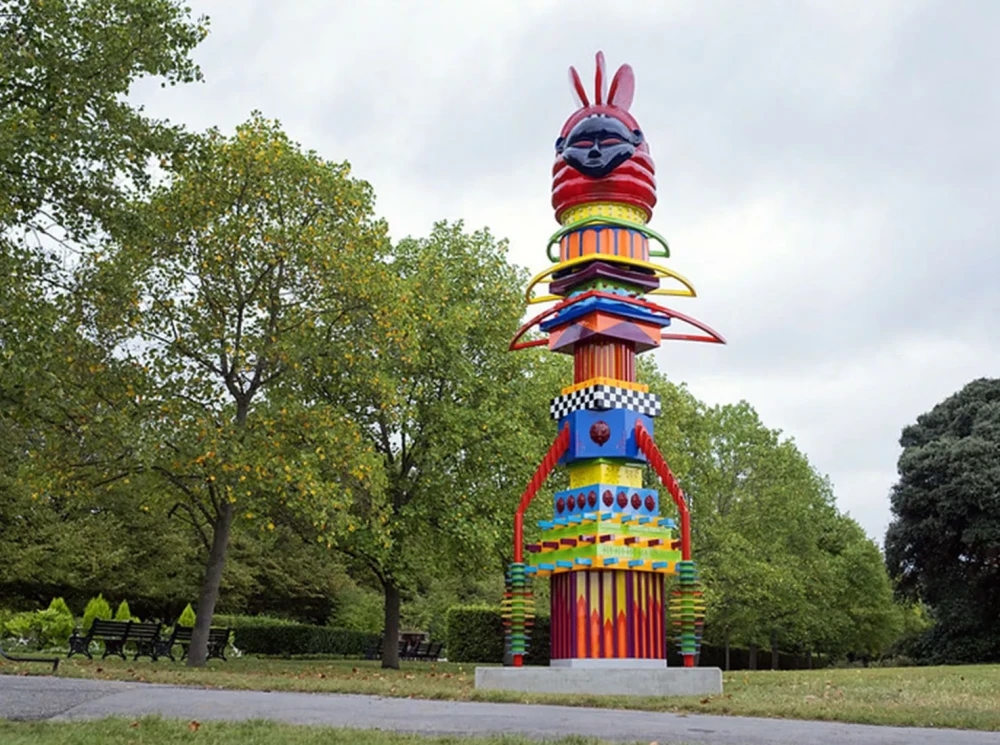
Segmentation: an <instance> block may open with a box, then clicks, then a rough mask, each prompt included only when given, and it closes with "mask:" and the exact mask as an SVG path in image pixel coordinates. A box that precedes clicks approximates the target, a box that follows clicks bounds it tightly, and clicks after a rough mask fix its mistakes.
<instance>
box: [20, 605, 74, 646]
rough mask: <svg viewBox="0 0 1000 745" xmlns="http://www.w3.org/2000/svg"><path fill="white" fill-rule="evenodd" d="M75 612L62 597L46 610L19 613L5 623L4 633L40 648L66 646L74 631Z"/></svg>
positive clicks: (27, 644)
mask: <svg viewBox="0 0 1000 745" xmlns="http://www.w3.org/2000/svg"><path fill="white" fill-rule="evenodd" d="M73 624H74V620H73V613H72V612H71V611H70V609H69V606H67V605H66V601H65V600H63V599H62V598H56V599H55V600H53V601H52V602H51V603H50V604H49V607H48V608H46V609H45V610H40V611H33V612H29V613H17V614H15V615H13V616H11V617H9V618H8V619H7V620H6V622H5V623H4V628H3V629H2V635H3V636H5V637H9V638H13V639H16V640H18V641H19V642H21V643H23V644H25V645H26V646H31V647H35V648H38V649H49V648H52V647H65V646H66V644H67V642H68V640H69V637H70V634H72V633H73Z"/></svg>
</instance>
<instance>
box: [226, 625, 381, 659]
mask: <svg viewBox="0 0 1000 745" xmlns="http://www.w3.org/2000/svg"><path fill="white" fill-rule="evenodd" d="M212 625H213V626H229V627H231V628H232V629H234V633H233V645H234V646H235V647H236V648H237V649H238V650H240V652H243V653H244V654H262V655H281V656H286V657H287V656H292V655H321V654H323V655H326V654H329V655H341V656H343V657H364V656H365V654H366V653H367V652H368V651H369V650H370V649H374V648H380V647H381V643H382V641H381V640H382V638H381V636H380V635H379V634H370V633H366V632H364V631H348V630H346V629H335V628H331V627H329V626H310V625H308V624H304V623H295V622H292V621H283V620H280V619H276V618H268V617H265V616H261V617H259V618H254V617H252V616H251V617H247V616H235V617H232V616H231V617H225V616H217V617H216V619H215V621H214V622H213V624H212Z"/></svg>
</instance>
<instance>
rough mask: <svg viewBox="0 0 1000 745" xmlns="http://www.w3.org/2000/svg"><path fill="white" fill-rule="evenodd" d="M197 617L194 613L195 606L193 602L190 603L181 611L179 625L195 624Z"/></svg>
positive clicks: (178, 619)
mask: <svg viewBox="0 0 1000 745" xmlns="http://www.w3.org/2000/svg"><path fill="white" fill-rule="evenodd" d="M196 620H197V617H196V616H195V614H194V608H192V607H191V603H188V604H187V605H186V606H185V607H184V610H182V611H181V614H180V616H178V618H177V625H178V626H194V624H195V621H196Z"/></svg>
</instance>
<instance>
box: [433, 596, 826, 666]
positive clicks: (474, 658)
mask: <svg viewBox="0 0 1000 745" xmlns="http://www.w3.org/2000/svg"><path fill="white" fill-rule="evenodd" d="M535 624H536V625H535V627H534V629H533V630H532V634H531V647H530V648H529V650H528V655H527V657H525V660H524V661H525V663H526V664H528V665H548V664H549V618H548V616H541V617H538V618H536V619H535ZM667 650H668V651H667V663H668V664H669V665H672V666H676V667H679V666H680V665H682V664H683V662H682V660H681V657H680V655H679V654H678V653H677V646H676V645H675V644H673V643H670V645H669V646H668V647H667ZM447 652H448V660H449V661H450V662H497V663H500V662H503V661H504V659H503V653H504V641H503V619H502V617H501V615H500V609H499V608H495V607H490V606H461V605H460V606H454V607H452V608H449V609H448V648H447ZM698 664H699V665H701V666H703V667H720V668H721V667H724V666H725V664H726V654H725V648H723V647H715V646H712V645H711V644H703V645H702V648H701V657H700V659H699V660H698ZM729 664H730V669H732V670H746V669H747V668H748V667H750V651H749V650H748V649H744V648H740V647H732V648H731V649H730V651H729ZM807 664H808V663H807V661H806V657H805V656H804V655H794V654H788V653H786V652H781V653H780V654H779V659H778V668H779V669H780V670H801V669H803V668H805V667H806V666H807ZM829 664H830V659H829V657H827V656H824V655H813V659H812V666H813V667H814V668H819V667H825V666H827V665H829ZM770 667H771V650H770V649H766V648H765V649H759V650H758V651H757V668H758V669H760V670H766V669H769V668H770Z"/></svg>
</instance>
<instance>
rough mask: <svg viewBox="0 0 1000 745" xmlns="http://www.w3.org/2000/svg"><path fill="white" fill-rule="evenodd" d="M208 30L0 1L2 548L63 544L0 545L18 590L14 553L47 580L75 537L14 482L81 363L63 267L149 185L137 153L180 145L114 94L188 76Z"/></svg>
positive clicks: (56, 2)
mask: <svg viewBox="0 0 1000 745" xmlns="http://www.w3.org/2000/svg"><path fill="white" fill-rule="evenodd" d="M206 33H207V19H205V18H200V19H197V20H192V19H191V18H190V11H189V10H188V9H186V8H184V7H182V5H181V4H180V3H179V2H176V1H175V0H88V1H87V2H83V1H81V0H47V1H46V2H42V1H41V0H7V1H6V2H3V3H0V60H2V63H0V275H2V276H3V277H4V281H3V282H0V441H2V442H0V452H2V454H3V456H4V462H3V463H2V464H0V472H2V475H0V511H3V512H5V513H6V514H5V515H4V519H3V521H2V524H0V546H5V547H10V546H11V545H13V544H15V543H23V542H25V541H28V540H30V537H29V536H32V535H34V536H38V535H40V534H39V533H37V532H35V529H36V528H40V527H43V526H44V527H45V529H46V530H48V529H51V533H50V534H47V535H50V536H51V537H52V538H53V539H56V538H58V539H62V540H63V543H62V544H56V543H53V544H52V545H50V546H49V548H48V549H46V548H44V546H43V545H42V544H41V543H40V542H37V541H36V543H35V545H33V546H31V548H32V549H33V551H32V552H29V553H28V554H24V553H18V552H14V551H12V552H11V553H12V554H13V555H14V556H15V557H16V559H17V560H18V562H19V563H20V565H21V566H22V567H24V568H26V569H28V570H29V571H28V573H27V574H22V575H18V574H16V573H14V572H13V571H10V570H11V565H10V564H7V563H6V562H5V563H4V569H5V570H7V571H5V574H6V575H7V577H6V580H5V581H12V582H15V583H18V582H20V584H21V586H22V587H25V586H27V585H26V583H25V582H21V581H20V579H24V578H26V577H28V576H29V575H30V574H32V572H33V571H37V570H31V569H30V566H29V563H28V562H29V559H27V558H26V556H35V557H36V558H37V557H38V556H39V552H40V551H41V552H43V553H46V554H47V558H46V559H45V561H44V562H43V564H39V566H42V565H45V566H47V567H48V568H50V569H52V570H53V571H52V572H51V573H49V574H47V575H46V578H47V579H49V578H51V576H52V574H58V572H57V571H55V567H56V564H57V563H64V562H62V560H61V558H60V557H61V556H62V553H61V552H59V551H57V550H56V548H57V546H59V545H61V546H62V547H66V542H70V541H72V540H74V539H79V540H81V541H82V540H85V536H86V531H81V532H74V533H72V534H69V533H68V532H67V531H61V532H60V531H58V530H57V525H58V524H57V522H53V521H54V520H58V518H57V517H56V516H57V515H58V514H59V513H60V512H61V511H62V507H61V505H52V504H51V503H49V502H48V501H47V500H48V495H44V496H43V497H42V499H41V501H33V500H32V499H31V498H30V496H29V495H30V490H29V489H25V488H24V486H23V483H22V481H23V480H22V478H21V475H22V472H23V470H24V468H25V463H26V461H27V460H28V454H29V452H30V451H31V449H32V447H34V446H35V445H37V444H38V437H39V432H40V429H42V427H43V426H51V427H52V428H55V429H58V428H60V427H62V426H63V424H64V422H58V421H57V419H58V418H59V417H61V416H62V414H63V411H62V409H63V407H64V403H65V400H66V395H67V392H66V390H65V388H64V381H65V380H66V379H67V378H68V377H69V376H68V375H67V370H66V368H67V367H71V366H72V365H73V362H74V361H75V362H76V364H77V365H79V360H80V359H81V355H80V354H77V353H76V350H77V348H78V347H79V346H80V344H81V343H82V342H83V340H82V338H81V337H80V334H79V333H78V327H79V323H78V319H77V317H76V316H75V315H73V310H74V308H73V305H72V303H68V302H66V296H67V294H68V293H69V287H68V270H69V269H71V268H72V266H73V265H74V263H75V261H74V260H73V257H75V256H76V255H77V254H78V253H79V252H80V251H83V250H86V248H87V247H89V246H92V245H93V243H94V241H95V240H97V239H98V237H99V236H100V235H101V233H102V231H104V230H107V229H110V228H111V227H112V226H114V225H115V224H117V221H118V219H119V218H120V217H122V216H123V215H124V214H125V212H124V208H125V207H126V205H127V203H128V201H129V199H130V198H133V197H134V196H135V195H137V194H139V193H142V192H143V191H144V190H145V189H146V187H148V185H149V175H148V165H149V160H150V159H162V161H163V162H165V163H166V162H168V161H169V160H170V159H171V157H172V155H173V154H174V153H176V152H178V150H179V149H181V148H182V147H183V145H184V137H183V133H182V131H181V130H180V129H179V128H176V127H172V126H170V125H169V124H167V123H166V122H162V121H154V120H152V119H150V118H148V117H146V116H145V115H144V114H143V113H142V112H141V110H136V109H135V108H133V107H131V106H130V105H129V103H128V102H127V100H126V94H127V93H128V91H129V89H130V88H131V86H132V85H133V84H134V83H135V82H136V81H137V80H139V79H141V78H144V77H159V78H160V79H161V80H162V81H163V83H164V84H166V83H170V84H171V85H173V84H176V83H178V82H188V81H193V80H197V79H200V77H201V74H200V71H199V70H198V68H197V66H196V65H195V64H194V63H193V62H192V60H191V58H190V53H191V51H192V50H193V48H194V47H195V46H196V45H197V44H198V42H199V41H200V40H201V39H202V38H204V36H205V34H206ZM68 360H69V362H67V361H68ZM74 393H77V392H76V391H75V392H74ZM33 496H34V497H35V500H37V499H38V497H39V495H38V494H37V493H36V494H35V495H33ZM26 500H27V501H26ZM41 535H45V533H43V534H41ZM91 537H93V536H91ZM80 545H85V544H80ZM95 545H96V544H95ZM19 578H20V579H19ZM40 589H41V586H39V591H40Z"/></svg>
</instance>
